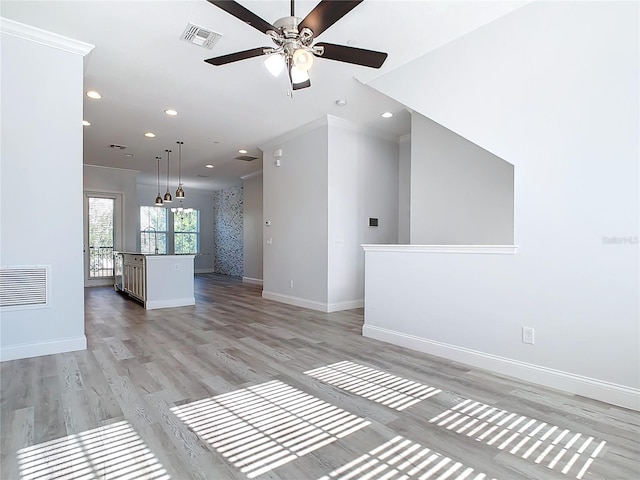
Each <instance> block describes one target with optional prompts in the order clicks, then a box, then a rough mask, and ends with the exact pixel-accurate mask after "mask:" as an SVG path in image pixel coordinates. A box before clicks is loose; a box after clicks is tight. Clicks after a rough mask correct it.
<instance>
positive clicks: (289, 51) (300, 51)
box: [205, 0, 387, 90]
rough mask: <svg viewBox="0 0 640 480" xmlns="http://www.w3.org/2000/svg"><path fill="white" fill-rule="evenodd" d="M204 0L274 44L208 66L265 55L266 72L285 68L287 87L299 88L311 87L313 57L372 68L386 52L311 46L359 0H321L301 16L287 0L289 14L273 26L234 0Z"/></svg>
mask: <svg viewBox="0 0 640 480" xmlns="http://www.w3.org/2000/svg"><path fill="white" fill-rule="evenodd" d="M207 1H208V2H209V3H211V4H213V5H215V6H216V7H218V8H221V9H222V10H224V11H225V12H227V13H229V14H231V15H233V16H234V17H236V18H238V19H239V20H241V21H243V22H245V23H247V24H248V25H250V26H252V27H253V28H255V29H257V30H260V31H261V32H262V33H264V34H266V35H267V36H269V37H270V38H271V40H272V41H273V43H274V44H275V46H274V47H258V48H253V49H251V50H244V51H242V52H236V53H230V54H228V55H222V56H220V57H214V58H209V59H207V60H205V62H207V63H210V64H211V65H217V66H220V65H226V64H228V63H232V62H237V61H239V60H245V59H247V58H253V57H259V56H261V55H266V56H267V59H266V60H265V66H266V67H267V69H268V70H269V72H270V73H271V74H272V75H274V76H276V77H277V76H278V75H279V74H280V73H281V72H282V70H283V69H284V68H285V67H286V69H287V72H288V75H289V84H290V85H291V89H292V90H299V89H301V88H307V87H310V86H311V80H310V78H309V73H308V70H309V68H310V67H311V65H312V64H313V58H314V56H316V57H323V58H327V59H330V60H337V61H339V62H346V63H353V64H356V65H363V66H365V67H372V68H380V67H381V66H382V64H383V63H384V61H385V60H386V58H387V54H386V53H383V52H376V51H373V50H365V49H363V48H355V47H348V46H345V45H335V44H332V43H316V44H315V45H313V41H314V39H315V38H316V37H318V36H319V35H320V34H321V33H322V32H324V31H325V30H326V29H327V28H329V27H330V26H331V25H333V24H334V23H336V22H337V21H338V20H340V19H341V18H342V17H343V16H345V15H346V14H347V13H349V12H350V11H351V10H353V9H354V8H355V7H356V6H358V4H360V3H361V2H362V1H363V0H322V1H321V2H320V3H318V5H316V6H315V8H314V9H313V10H311V12H309V14H308V15H307V16H306V17H305V18H304V19H300V18H298V17H296V16H295V10H294V0H291V15H290V16H288V17H284V18H281V19H279V20H277V21H276V22H274V24H273V25H271V24H270V23H269V22H267V21H265V20H263V19H262V18H260V17H259V16H257V15H256V14H255V13H253V12H251V11H250V10H248V9H247V8H245V7H243V6H242V5H240V4H239V3H238V2H234V1H230V0H207Z"/></svg>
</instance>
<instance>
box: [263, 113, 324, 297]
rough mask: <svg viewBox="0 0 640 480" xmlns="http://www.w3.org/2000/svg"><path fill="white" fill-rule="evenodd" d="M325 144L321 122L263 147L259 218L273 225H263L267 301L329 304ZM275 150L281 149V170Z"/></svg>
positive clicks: (264, 292) (264, 284) (264, 288)
mask: <svg viewBox="0 0 640 480" xmlns="http://www.w3.org/2000/svg"><path fill="white" fill-rule="evenodd" d="M327 145H328V140H327V126H326V122H324V123H323V122H320V123H318V124H314V125H311V126H306V127H302V128H301V129H299V130H297V131H294V132H291V133H290V134H289V135H287V136H285V137H283V138H281V139H276V140H274V141H273V142H270V143H269V144H266V145H264V146H263V147H261V149H262V151H263V152H264V154H263V179H264V186H263V189H264V191H263V209H264V210H263V212H264V213H263V218H264V221H265V222H267V221H269V222H270V223H271V225H270V226H265V227H264V241H265V244H264V272H263V296H265V297H266V298H273V299H279V300H283V301H288V302H290V303H291V302H295V301H298V303H304V304H305V305H306V306H309V307H312V308H313V307H316V308H318V309H322V308H323V306H324V305H326V304H327V253H326V252H327V225H328V209H327V155H328V146H327ZM276 149H282V157H281V158H280V166H279V167H277V166H275V161H274V158H273V151H274V150H276ZM269 239H271V240H272V244H270V245H269V244H267V242H268V241H269ZM292 281H293V288H292V287H291V282H292Z"/></svg>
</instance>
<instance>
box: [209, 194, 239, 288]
mask: <svg viewBox="0 0 640 480" xmlns="http://www.w3.org/2000/svg"><path fill="white" fill-rule="evenodd" d="M243 202H244V199H243V188H242V185H234V186H233V187H229V188H226V189H224V190H219V191H217V192H215V193H214V194H213V219H214V230H213V237H214V240H213V243H214V269H215V273H219V274H221V275H230V276H232V277H242V263H243V260H242V258H243V245H242V244H243V241H244V239H243V233H242V229H243V220H242V217H243Z"/></svg>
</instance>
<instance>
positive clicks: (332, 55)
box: [315, 43, 387, 68]
mask: <svg viewBox="0 0 640 480" xmlns="http://www.w3.org/2000/svg"><path fill="white" fill-rule="evenodd" d="M315 46H316V47H324V53H323V54H322V56H321V57H320V58H328V59H329V60H338V61H339V62H347V63H354V64H356V65H363V66H365V67H371V68H380V67H381V66H382V64H383V63H384V61H385V60H386V59H387V54H386V53H384V52H376V51H375V50H365V49H364V48H355V47H347V46H345V45H334V44H333V43H316V44H315Z"/></svg>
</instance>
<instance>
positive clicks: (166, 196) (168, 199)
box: [164, 150, 172, 203]
mask: <svg viewBox="0 0 640 480" xmlns="http://www.w3.org/2000/svg"><path fill="white" fill-rule="evenodd" d="M165 152H167V193H165V194H164V203H171V202H172V198H171V193H169V154H170V153H171V150H165Z"/></svg>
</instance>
